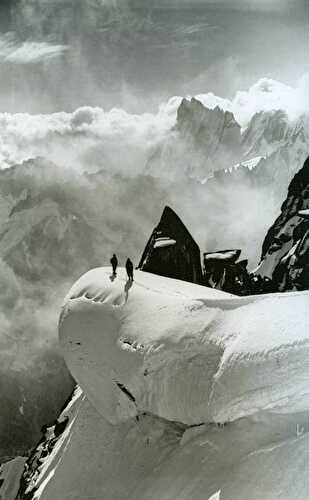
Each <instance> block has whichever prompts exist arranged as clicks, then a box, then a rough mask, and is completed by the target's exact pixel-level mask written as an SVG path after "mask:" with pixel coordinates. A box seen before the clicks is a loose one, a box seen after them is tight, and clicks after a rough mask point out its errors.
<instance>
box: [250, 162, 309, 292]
mask: <svg viewBox="0 0 309 500" xmlns="http://www.w3.org/2000/svg"><path fill="white" fill-rule="evenodd" d="M308 259H309V158H308V159H307V160H306V161H305V164H304V166H303V168H302V169H301V170H300V171H299V172H298V173H297V174H296V175H295V177H294V178H293V180H292V182H291V184H290V186H289V190H288V195H287V198H286V200H285V202H284V203H283V205H282V207H281V214H280V215H279V217H278V218H277V220H276V221H275V222H274V224H273V225H272V227H271V228H270V229H269V231H268V233H267V235H266V238H265V241H264V244H263V248H262V258H261V263H260V265H259V267H258V269H257V270H256V275H259V276H262V277H264V276H267V277H269V278H271V279H272V280H273V283H274V286H275V288H276V290H279V291H286V290H305V289H308V288H309V275H308V273H309V260H308Z"/></svg>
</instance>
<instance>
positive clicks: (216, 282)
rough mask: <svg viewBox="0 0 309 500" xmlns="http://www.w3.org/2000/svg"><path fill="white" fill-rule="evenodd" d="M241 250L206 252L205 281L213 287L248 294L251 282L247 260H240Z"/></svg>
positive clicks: (237, 293) (238, 293)
mask: <svg viewBox="0 0 309 500" xmlns="http://www.w3.org/2000/svg"><path fill="white" fill-rule="evenodd" d="M240 254H241V250H223V251H218V252H207V253H204V283H205V285H206V286H209V287H211V288H217V289H219V290H224V291H225V292H229V293H234V294H236V295H246V294H247V293H248V292H249V291H250V287H251V282H250V276H249V273H248V271H247V265H248V261H247V260H241V261H238V259H239V257H240Z"/></svg>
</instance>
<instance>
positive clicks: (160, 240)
mask: <svg viewBox="0 0 309 500" xmlns="http://www.w3.org/2000/svg"><path fill="white" fill-rule="evenodd" d="M138 267H139V269H141V270H142V271H147V272H150V273H153V274H159V275H161V276H167V277H169V278H175V279H180V280H184V281H190V282H191V283H201V282H202V269H201V260H200V249H199V247H198V245H197V243H196V242H195V241H194V239H193V238H192V236H191V234H190V233H189V231H188V230H187V228H186V227H185V226H184V224H183V223H182V221H181V220H180V218H179V217H178V215H176V214H175V212H174V211H173V210H172V209H171V208H169V207H165V209H164V211H163V214H162V217H161V219H160V222H159V224H158V225H157V226H156V227H155V229H154V230H153V232H152V234H151V236H150V239H149V241H148V243H147V245H146V248H145V250H144V252H143V255H142V258H141V261H140V263H139V266H138Z"/></svg>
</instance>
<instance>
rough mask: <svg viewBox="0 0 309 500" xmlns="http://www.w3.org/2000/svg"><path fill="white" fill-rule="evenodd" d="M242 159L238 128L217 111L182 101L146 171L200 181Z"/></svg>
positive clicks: (231, 117)
mask: <svg viewBox="0 0 309 500" xmlns="http://www.w3.org/2000/svg"><path fill="white" fill-rule="evenodd" d="M240 158H241V134H240V125H239V124H238V123H237V122H236V120H235V118H234V115H233V114H232V113H231V112H229V111H223V110H222V109H220V108H219V107H216V108H215V109H208V108H206V107H205V106H203V104H202V103H201V102H200V101H198V100H197V99H194V98H192V99H191V100H190V101H189V100H187V99H183V100H182V102H181V105H180V106H179V108H178V111H177V122H176V125H175V127H174V129H173V131H172V132H171V133H170V134H169V136H168V138H167V139H166V140H165V142H163V144H161V145H160V146H159V147H157V148H156V149H155V150H154V151H153V154H152V155H151V156H150V158H149V160H148V162H147V165H146V170H147V173H150V174H151V175H155V176H162V177H167V178H169V179H173V180H177V179H179V178H180V177H183V176H185V177H187V178H188V177H191V178H193V179H199V180H203V179H205V178H208V177H209V176H210V175H211V174H212V173H213V172H214V171H216V170H219V169H224V168H228V167H229V166H230V165H233V164H234V163H236V162H237V161H239V159H240Z"/></svg>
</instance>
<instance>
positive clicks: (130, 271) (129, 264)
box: [126, 259, 133, 281]
mask: <svg viewBox="0 0 309 500" xmlns="http://www.w3.org/2000/svg"><path fill="white" fill-rule="evenodd" d="M126 270H127V275H128V278H129V280H130V281H133V262H132V261H131V259H127V262H126Z"/></svg>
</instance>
